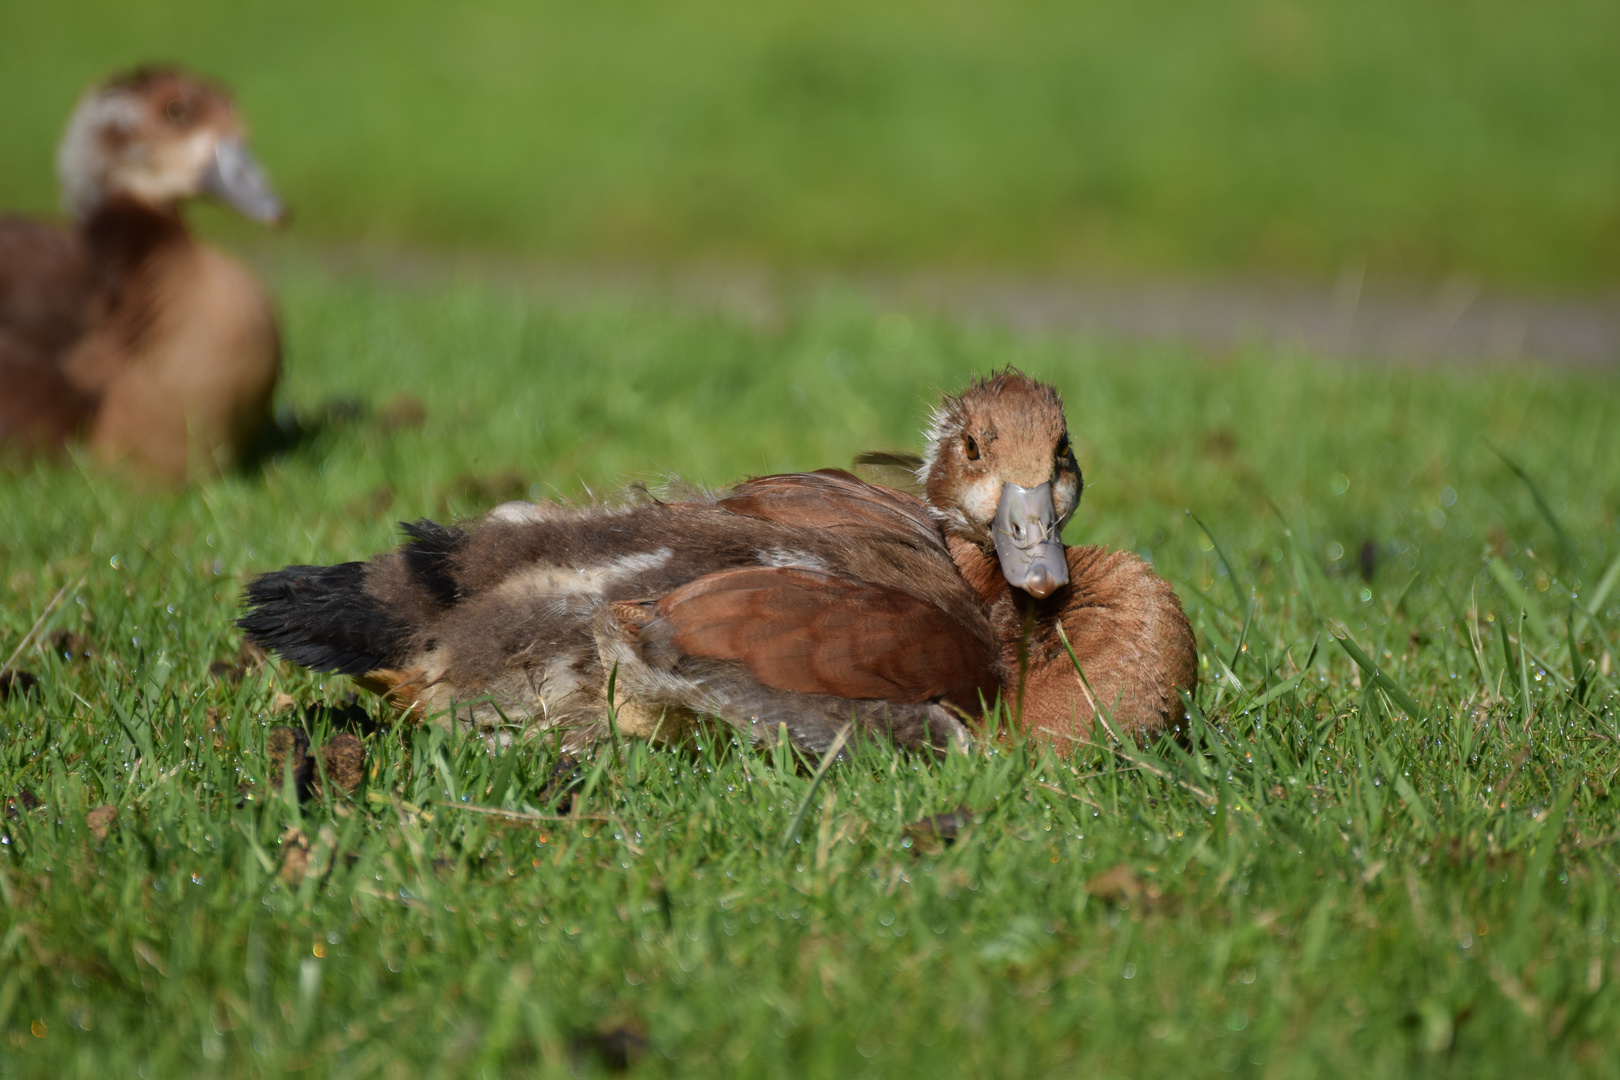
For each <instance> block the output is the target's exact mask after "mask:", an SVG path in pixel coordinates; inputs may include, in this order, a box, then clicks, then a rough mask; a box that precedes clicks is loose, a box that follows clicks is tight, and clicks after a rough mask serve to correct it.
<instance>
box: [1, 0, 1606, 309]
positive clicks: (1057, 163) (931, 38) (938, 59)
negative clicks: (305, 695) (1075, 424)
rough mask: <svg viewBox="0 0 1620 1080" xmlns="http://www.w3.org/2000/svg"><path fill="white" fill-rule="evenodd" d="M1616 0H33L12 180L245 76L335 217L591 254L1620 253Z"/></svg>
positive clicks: (1255, 261)
mask: <svg viewBox="0 0 1620 1080" xmlns="http://www.w3.org/2000/svg"><path fill="white" fill-rule="evenodd" d="M1617 40H1620V8H1617V7H1616V6H1615V5H1614V4H1613V3H1609V2H1605V0H1552V2H1550V3H1543V4H1522V3H1510V2H1505V0H1476V2H1461V3H1442V4H1416V5H1415V4H1411V3H1407V2H1403V0H1302V2H1297V3H1291V2H1287V0H1221V2H1217V3H1209V2H1199V0H1129V2H1125V0H1100V2H1099V0H1092V2H1087V3H1080V4H1053V3H1046V2H1035V0H1024V2H1012V3H1002V4H990V5H987V4H982V3H962V2H948V3H938V2H921V0H885V2H883V3H871V2H866V3H858V2H850V0H841V2H837V3H830V4H829V3H822V4H813V5H812V4H803V3H800V4H763V5H762V4H754V5H746V4H738V3H717V2H713V0H683V2H679V3H662V4H643V3H631V2H626V0H610V2H608V3H600V4H586V5H581V4H573V3H557V2H546V3H529V2H517V0H489V2H485V3H479V4H455V5H447V4H442V3H430V2H424V0H394V2H389V3H380V2H376V0H370V2H354V3H346V4H338V5H334V4H330V3H315V2H311V0H287V2H281V3H262V2H261V3H237V4H229V5H219V4H203V3H197V2H195V0H190V2H180V0H147V2H142V3H138V4H131V3H112V2H109V0H62V2H56V3H37V2H36V3H31V2H28V0H0V97H3V98H4V100H6V101H7V103H8V108H7V118H6V121H5V125H4V127H3V129H0V130H3V131H4V134H5V137H4V138H3V139H0V206H3V207H7V208H26V209H31V210H36V211H37V210H45V209H48V208H50V207H51V206H53V205H54V203H55V196H54V188H53V180H52V177H51V170H50V160H51V149H52V147H53V146H54V144H55V141H56V139H57V138H58V136H59V133H60V131H61V128H62V124H63V120H64V118H65V116H66V115H67V112H68V110H69V108H70V107H71V104H72V102H73V100H74V98H75V96H76V95H77V93H78V92H79V89H80V88H81V86H83V85H84V84H85V83H86V82H88V81H90V80H92V79H95V78H98V77H100V76H102V75H104V74H105V73H106V72H107V71H109V70H111V69H113V68H115V67H120V66H124V65H128V64H130V63H133V62H136V61H140V60H149V59H153V58H177V59H181V60H185V61H188V62H190V63H192V64H194V65H196V66H198V67H201V68H203V69H205V70H209V71H212V72H216V73H218V74H219V75H221V76H223V77H225V78H227V79H228V80H229V81H230V82H231V83H233V84H234V85H235V86H236V87H237V88H238V90H239V91H240V94H241V97H242V99H243V101H244V103H245V106H246V109H247V113H248V115H249V117H250V119H251V121H252V123H253V124H254V127H255V134H256V140H257V145H258V147H259V149H260V151H261V153H262V156H263V158H264V160H265V162H266V163H267V165H268V167H269V169H270V172H271V174H272V175H273V176H274V177H275V178H276V180H277V182H278V184H279V185H280V186H281V187H282V188H283V189H284V191H285V194H286V195H287V196H288V197H289V199H290V201H291V203H292V205H293V207H294V209H295V212H296V215H297V221H298V226H297V229H298V234H299V235H300V236H303V237H306V238H309V239H311V240H312V241H320V242H330V241H338V242H345V243H346V242H354V241H361V242H367V243H382V244H390V243H403V244H405V245H407V246H419V245H422V244H431V245H437V246H441V247H460V246H471V247H475V248H488V247H500V248H506V249H509V250H517V251H522V252H527V253H535V252H539V253H545V254H547V255H550V256H554V257H559V258H566V259H579V258H586V259H606V260H631V261H644V260H653V261H658V260H665V259H672V260H685V259H690V258H706V259H722V260H741V261H759V262H764V263H767V264H787V265H802V264H811V265H823V264H829V263H831V264H841V265H866V264H873V263H876V264H886V265H892V264H900V265H923V266H929V267H933V266H936V265H938V264H940V263H942V262H943V263H951V262H955V263H959V264H961V265H965V266H969V267H973V268H980V267H982V266H984V265H986V264H996V265H1002V266H1007V267H1012V268H1034V269H1060V270H1067V271H1081V272H1086V273H1096V272H1118V271H1124V272H1133V273H1149V274H1166V273H1170V274H1185V273H1191V274H1205V273H1224V272H1230V271H1232V270H1240V271H1244V272H1250V273H1261V274H1268V273H1276V274H1283V275H1298V274H1305V275H1312V276H1318V277H1321V276H1329V277H1331V276H1333V275H1335V274H1337V273H1339V272H1340V271H1341V269H1344V268H1348V269H1349V270H1350V271H1352V272H1354V270H1355V268H1356V267H1357V266H1360V265H1362V264H1363V263H1365V266H1366V268H1367V273H1368V274H1369V275H1370V279H1371V280H1378V279H1380V278H1381V277H1385V278H1387V277H1389V276H1398V277H1406V278H1419V279H1423V278H1432V277H1439V276H1444V275H1448V274H1462V275H1472V276H1475V277H1483V278H1486V279H1488V280H1495V281H1511V282H1516V283H1520V284H1524V283H1532V284H1536V285H1543V286H1554V287H1569V286H1593V285H1597V286H1604V285H1610V284H1613V282H1615V281H1616V280H1617V278H1620V194H1617V193H1620V112H1617V110H1616V109H1615V108H1614V102H1615V101H1617V100H1620V65H1616V64H1615V63H1614V62H1613V52H1614V48H1613V45H1614V42H1615V41H1617Z"/></svg>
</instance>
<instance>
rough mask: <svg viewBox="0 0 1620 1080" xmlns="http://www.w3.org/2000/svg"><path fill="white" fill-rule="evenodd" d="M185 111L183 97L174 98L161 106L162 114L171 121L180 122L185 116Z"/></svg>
mask: <svg viewBox="0 0 1620 1080" xmlns="http://www.w3.org/2000/svg"><path fill="white" fill-rule="evenodd" d="M186 113H187V109H186V99H185V98H175V99H174V100H173V101H171V102H169V103H168V104H167V105H165V106H164V107H163V114H164V115H165V116H167V117H168V118H169V120H170V122H171V123H175V124H178V123H182V122H183V121H184V120H185V118H186Z"/></svg>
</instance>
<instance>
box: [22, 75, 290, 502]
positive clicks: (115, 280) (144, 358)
mask: <svg viewBox="0 0 1620 1080" xmlns="http://www.w3.org/2000/svg"><path fill="white" fill-rule="evenodd" d="M57 172H58V174H59V177H60V180H61V184H62V195H63V201H64V204H65V205H66V207H67V209H68V211H69V212H70V213H71V215H72V216H73V219H74V225H73V227H72V228H71V229H63V228H60V227H57V226H54V225H48V224H45V223H42V222H36V221H29V220H26V219H22V218H4V219H0V386H3V387H4V388H5V393H4V394H0V445H10V446H12V447H16V448H21V449H22V450H24V451H38V450H51V449H55V448H58V447H60V446H61V445H62V444H63V443H64V442H65V441H66V440H67V439H69V438H70V437H72V436H74V435H76V434H82V435H84V437H85V438H86V439H87V440H88V442H89V444H90V446H91V447H92V448H93V449H94V451H95V452H96V454H97V456H99V457H101V458H102V459H103V460H115V459H120V458H125V457H128V458H131V459H134V461H135V463H136V464H137V465H139V466H140V467H143V468H144V469H145V470H147V471H150V472H156V473H158V474H159V475H161V476H165V477H167V478H170V479H174V480H181V479H184V478H186V477H187V476H189V475H194V474H197V473H199V472H213V471H216V470H218V469H219V468H221V467H223V466H224V465H226V464H228V463H229V462H230V461H232V460H234V459H237V458H240V457H241V456H242V455H243V454H244V453H245V452H246V451H247V449H248V448H249V447H250V446H251V445H252V444H253V442H254V441H255V440H256V439H257V437H258V436H259V434H260V432H261V431H262V429H263V427H264V425H265V424H266V422H267V421H268V420H269V416H270V411H269V410H270V399H271V395H272V394H273V393H274V391H275V386H276V380H277V377H278V375H279V373H280V369H281V345H280V339H279V335H278V332H277V329H276V317H275V312H274V310H273V309H272V306H271V303H270V300H269V298H268V297H267V296H266V295H265V292H264V289H263V288H262V287H261V286H260V285H259V282H258V281H257V280H256V279H255V278H254V276H253V275H252V273H250V272H249V271H248V270H247V269H246V268H245V267H243V266H242V265H240V264H239V263H237V262H235V261H234V260H232V259H230V258H228V257H227V256H225V255H224V254H222V253H220V252H219V251H216V250H215V249H213V248H211V247H207V246H205V245H202V244H199V243H197V242H196V241H195V240H193V239H192V237H191V234H190V233H189V232H187V230H186V226H185V223H184V221H183V220H182V219H181V217H180V212H179V206H180V203H182V202H183V201H185V200H186V199H189V198H191V197H194V196H199V195H209V196H212V197H214V198H216V199H219V200H220V201H221V202H224V203H225V204H226V205H228V206H230V207H232V208H233V209H235V210H237V211H238V212H240V213H242V214H243V215H245V216H246V217H248V218H250V219H252V220H254V221H259V222H264V223H268V224H274V223H276V222H279V221H280V220H281V218H282V216H283V213H282V206H281V203H280V201H279V200H277V198H276V196H275V194H274V193H273V192H272V191H271V189H270V186H269V183H268V182H267V181H266V179H265V176H264V173H263V171H262V170H261V169H260V168H259V165H258V163H257V162H256V161H255V160H254V159H253V157H252V155H251V154H249V153H248V150H247V146H246V142H245V130H244V128H243V125H242V121H241V118H240V117H239V116H238V115H237V112H236V108H235V106H234V104H233V103H232V101H231V98H230V96H229V95H228V94H227V92H226V91H225V90H224V89H222V88H221V87H219V86H217V85H214V84H212V83H209V82H205V81H204V80H202V79H200V78H198V77H197V76H195V75H192V74H189V73H187V72H185V71H182V70H180V69H178V68H168V67H152V68H140V69H137V70H135V71H133V72H130V73H128V74H125V75H121V76H118V77H116V78H113V79H111V80H110V81H108V82H106V83H104V84H102V85H100V86H96V87H92V88H91V89H90V90H89V91H87V92H86V93H85V95H84V97H83V98H82V99H81V100H80V101H79V104H78V107H77V108H76V109H75V110H74V112H73V116H72V118H71V119H70V120H69V121H68V127H67V132H66V134H65V135H64V136H63V139H62V143H61V146H60V147H59V149H58V151H57Z"/></svg>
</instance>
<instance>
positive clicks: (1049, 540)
mask: <svg viewBox="0 0 1620 1080" xmlns="http://www.w3.org/2000/svg"><path fill="white" fill-rule="evenodd" d="M992 533H993V535H994V537H995V545H996V558H997V559H999V560H1000V562H1001V574H1002V576H1003V577H1005V578H1006V579H1007V584H1009V585H1011V586H1012V587H1013V588H1015V589H1023V590H1024V591H1025V592H1027V593H1029V594H1030V595H1031V596H1033V597H1035V598H1036V599H1037V600H1041V599H1045V598H1046V597H1048V596H1051V595H1052V594H1053V593H1054V592H1056V591H1057V590H1058V589H1059V588H1061V587H1062V586H1063V585H1066V584H1067V583H1068V581H1069V560H1068V559H1067V558H1066V557H1065V556H1064V553H1063V541H1062V540H1061V539H1059V538H1058V529H1057V507H1056V506H1055V505H1054V504H1053V501H1052V485H1051V483H1045V484H1039V485H1037V486H1035V487H1032V488H1026V487H1019V486H1018V485H1017V484H1003V485H1002V486H1001V500H1000V502H998V503H997V504H996V517H995V521H994V524H993V526H992Z"/></svg>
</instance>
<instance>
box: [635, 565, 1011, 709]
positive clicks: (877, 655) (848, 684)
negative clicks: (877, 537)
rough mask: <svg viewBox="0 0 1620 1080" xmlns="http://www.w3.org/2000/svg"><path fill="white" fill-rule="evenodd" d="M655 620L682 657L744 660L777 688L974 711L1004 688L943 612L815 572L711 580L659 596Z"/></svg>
mask: <svg viewBox="0 0 1620 1080" xmlns="http://www.w3.org/2000/svg"><path fill="white" fill-rule="evenodd" d="M654 622H655V623H659V624H662V625H661V626H659V628H658V631H657V633H658V634H659V636H661V637H664V636H666V635H667V641H668V643H669V645H670V646H671V647H673V648H674V650H675V651H676V652H678V653H680V654H683V655H687V656H697V657H706V658H709V659H717V660H732V661H738V662H741V663H742V664H744V665H745V666H746V667H747V668H748V670H749V672H750V673H751V674H752V675H753V676H754V677H755V678H756V679H759V680H760V681H761V682H763V683H765V684H766V685H768V686H772V687H775V688H777V689H780V690H793V691H798V692H800V693H812V694H833V695H836V696H838V697H844V698H852V699H878V700H884V701H891V702H897V703H915V702H923V701H932V700H936V699H939V698H943V699H945V700H947V701H949V702H951V703H952V704H954V705H956V706H958V707H960V708H962V709H967V710H974V711H976V710H977V708H978V706H979V699H980V695H981V694H983V695H984V697H985V698H986V699H989V698H993V697H994V696H995V693H996V690H997V686H998V683H997V679H996V668H995V659H994V657H993V656H992V655H991V654H990V651H989V650H988V649H987V648H986V647H985V645H984V643H983V642H982V641H981V640H980V639H979V638H978V637H976V636H974V634H973V633H971V632H970V631H969V630H968V629H967V628H966V627H965V626H963V625H962V624H961V623H959V622H958V621H956V619H954V618H952V617H951V616H950V615H948V614H946V613H945V612H944V611H942V610H940V609H939V608H938V607H935V606H934V605H933V604H930V603H929V602H928V601H926V600H924V599H921V598H919V597H916V596H912V595H910V594H908V593H905V592H902V591H900V590H898V589H893V588H887V587H884V586H877V585H872V584H869V583H867V582H862V581H855V580H851V579H849V578H842V577H836V576H833V575H829V574H822V573H818V572H816V571H812V570H803V569H798V568H779V567H757V568H756V567H748V568H743V569H738V570H726V571H722V572H720V573H716V574H710V575H708V576H706V577H703V578H699V579H698V580H697V581H694V582H692V583H691V584H689V585H685V586H683V587H682V588H680V589H677V590H675V591H674V592H672V593H670V594H669V595H668V596H665V597H664V598H663V599H661V600H660V601H659V602H658V603H657V605H656V606H655V609H654ZM649 629H651V628H650V627H649Z"/></svg>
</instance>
